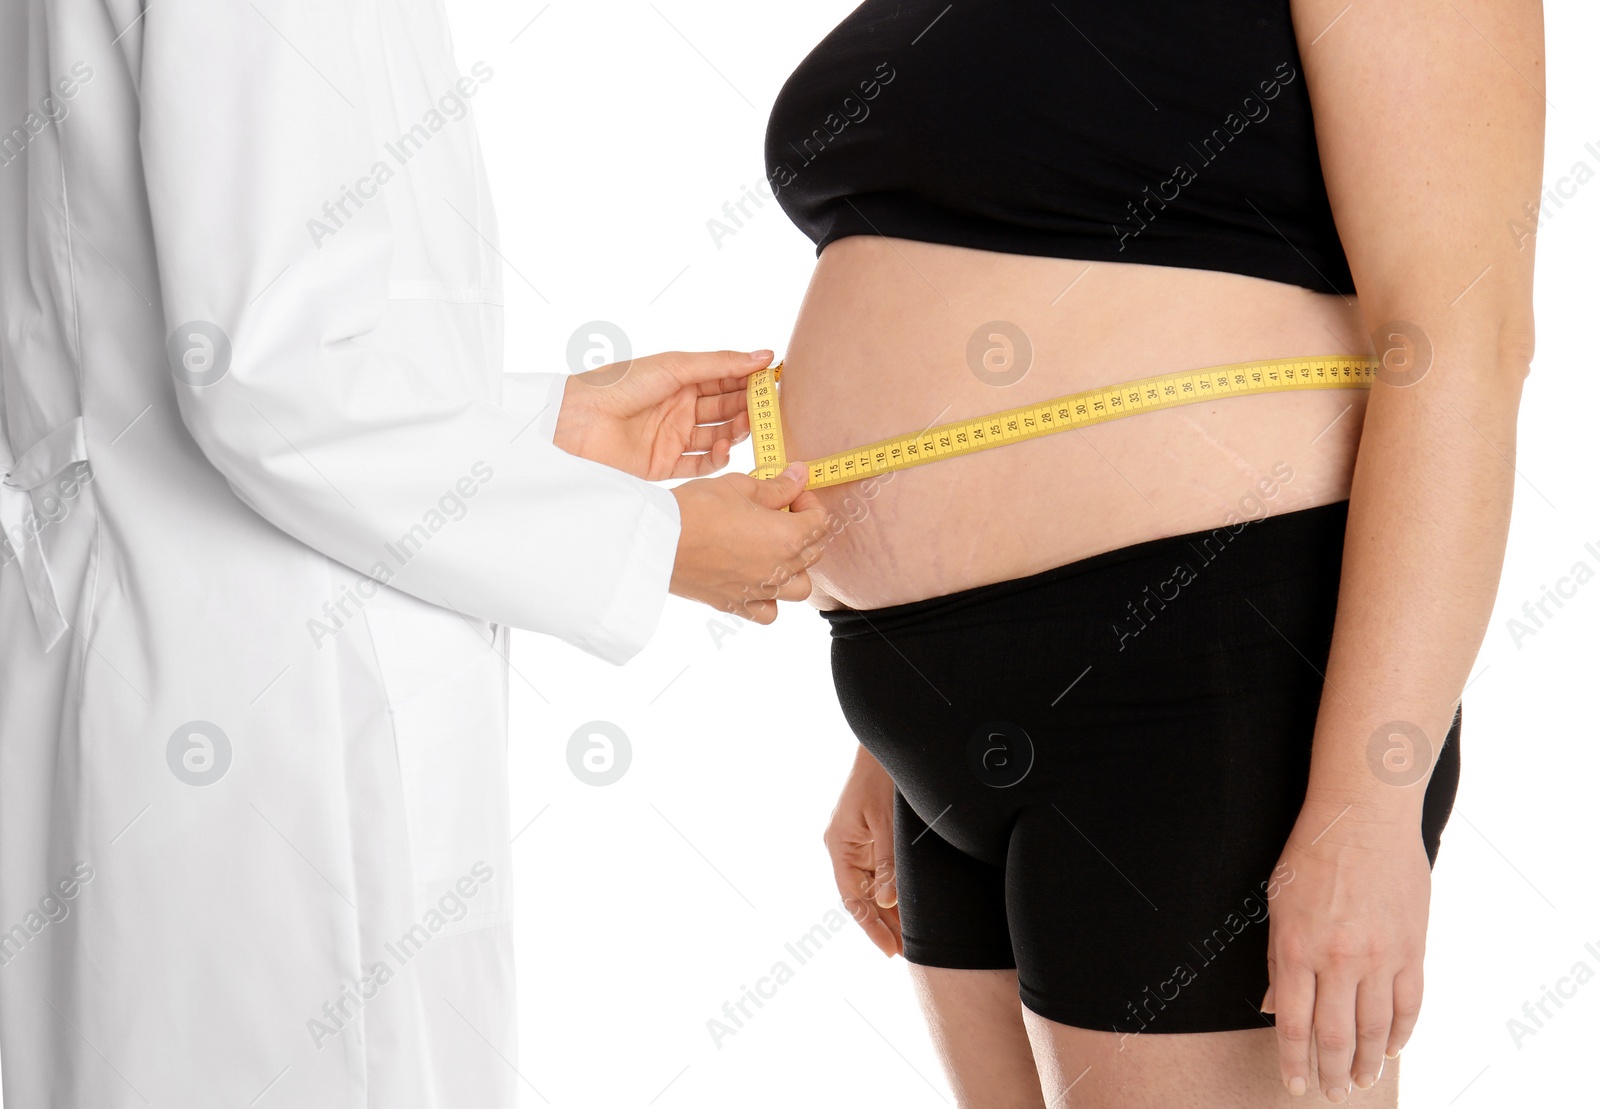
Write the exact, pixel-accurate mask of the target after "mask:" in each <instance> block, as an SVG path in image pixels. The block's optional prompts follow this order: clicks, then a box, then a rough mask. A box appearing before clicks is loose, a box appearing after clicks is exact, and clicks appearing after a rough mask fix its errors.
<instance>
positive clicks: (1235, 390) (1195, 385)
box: [748, 355, 1380, 489]
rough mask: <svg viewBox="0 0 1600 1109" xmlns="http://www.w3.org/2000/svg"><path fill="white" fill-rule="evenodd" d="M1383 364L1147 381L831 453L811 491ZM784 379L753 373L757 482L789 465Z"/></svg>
mask: <svg viewBox="0 0 1600 1109" xmlns="http://www.w3.org/2000/svg"><path fill="white" fill-rule="evenodd" d="M1379 365H1380V363H1379V361H1378V359H1376V358H1356V357H1353V356H1350V355H1321V356H1318V357H1315V358H1275V359H1271V360H1270V361H1265V362H1238V363H1235V364H1233V365H1230V366H1212V367H1210V368H1209V369H1203V370H1183V371H1179V372H1178V373H1170V374H1160V375H1158V376H1156V377H1143V378H1139V379H1138V380H1137V381H1128V382H1124V383H1123V384H1121V385H1109V386H1106V387H1105V388H1102V389H1088V390H1085V391H1084V392H1081V393H1070V394H1068V395H1067V396H1064V397H1057V398H1056V399H1054V400H1046V401H1040V402H1039V403H1038V404H1029V405H1024V406H1023V407H1021V408H1010V409H1007V410H1006V411H1004V412H996V413H994V414H993V415H990V416H979V417H977V418H975V419H971V420H959V421H957V422H955V423H951V424H940V425H939V426H938V427H932V428H929V429H928V430H926V431H921V432H912V433H911V434H909V435H897V436H895V437H894V438H892V439H883V440H880V441H879V442H876V443H871V444H868V445H867V446H865V447H860V448H858V449H856V450H850V451H841V452H840V453H838V454H830V455H828V456H827V457H826V458H819V459H817V460H816V461H814V462H808V463H806V466H807V467H808V468H809V470H810V471H811V476H810V479H809V480H808V481H807V483H806V488H808V489H821V488H824V487H826V486H829V485H842V484H844V483H845V482H847V481H859V480H861V479H862V478H868V477H874V476H876V475H878V474H886V473H888V472H890V471H891V470H904V469H906V468H908V467H911V466H921V465H923V464H924V463H928V462H937V461H939V460H940V459H943V458H955V457H957V456H958V455H963V454H971V453H972V452H973V451H981V450H988V449H989V448H991V447H1003V446H1005V445H1006V444H1007V443H1020V442H1022V441H1023V440H1025V439H1037V438H1039V437H1040V436H1044V435H1052V434H1054V433H1055V432H1058V431H1068V430H1070V429H1072V428H1075V427H1085V426H1087V425H1089V424H1098V423H1103V422H1105V421H1106V420H1115V419H1119V418H1121V417H1123V416H1132V415H1133V414H1135V413H1137V412H1153V411H1155V410H1156V409H1158V408H1173V407H1176V406H1177V405H1180V404H1194V403H1195V402H1196V401H1203V400H1213V399H1216V398H1219V397H1238V396H1245V395H1247V394H1250V393H1271V392H1277V391H1280V390H1284V389H1366V388H1369V387H1370V386H1371V385H1372V382H1373V381H1374V380H1375V379H1376V377H1377V371H1378V366H1379ZM782 375H783V363H782V362H779V363H778V364H777V365H776V366H768V367H767V368H766V369H764V370H758V371H756V372H755V373H753V374H751V375H750V381H749V385H748V395H749V404H750V440H751V442H752V444H753V445H754V446H755V453H756V468H755V469H754V470H751V471H750V475H751V476H752V477H757V478H771V477H777V476H778V475H779V474H781V473H782V472H783V470H784V467H785V466H786V465H788V463H787V462H786V461H785V457H786V456H785V455H784V450H783V421H782V418H781V416H780V415H779V413H778V380H779V378H780V377H782Z"/></svg>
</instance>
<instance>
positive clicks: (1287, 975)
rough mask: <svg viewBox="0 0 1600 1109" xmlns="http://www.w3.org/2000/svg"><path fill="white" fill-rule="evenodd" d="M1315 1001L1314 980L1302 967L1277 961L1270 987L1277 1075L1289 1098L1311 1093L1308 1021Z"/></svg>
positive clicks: (1309, 1029)
mask: <svg viewBox="0 0 1600 1109" xmlns="http://www.w3.org/2000/svg"><path fill="white" fill-rule="evenodd" d="M1316 997H1317V978H1316V975H1315V974H1313V973H1312V972H1311V968H1310V967H1309V966H1307V965H1306V964H1305V963H1301V962H1297V961H1294V960H1292V959H1287V958H1284V957H1283V956H1282V954H1281V952H1280V954H1279V958H1278V960H1277V978H1276V979H1275V980H1274V981H1273V983H1272V1000H1273V1003H1274V1004H1275V1005H1276V1006H1277V1009H1276V1012H1275V1015H1274V1018H1273V1019H1274V1020H1275V1021H1276V1023H1277V1027H1278V1074H1279V1076H1280V1077H1281V1078H1282V1079H1283V1084H1284V1085H1285V1086H1286V1087H1288V1090H1289V1092H1290V1093H1291V1094H1295V1095H1296V1096H1298V1095H1300V1094H1303V1093H1305V1092H1306V1091H1307V1090H1309V1089H1311V1088H1312V1086H1313V1083H1314V1081H1315V1078H1314V1076H1313V1075H1312V1073H1311V1020H1312V1013H1313V1009H1314V1007H1315V1004H1316Z"/></svg>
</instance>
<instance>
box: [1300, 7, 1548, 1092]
mask: <svg viewBox="0 0 1600 1109" xmlns="http://www.w3.org/2000/svg"><path fill="white" fill-rule="evenodd" d="M1293 14H1294V22H1295V28H1296V33H1297V36H1298V39H1299V46H1300V52H1301V56H1302V61H1303V65H1304V68H1305V73H1306V81H1307V86H1308V88H1309V91H1310V95H1311V101H1312V106H1313V110H1314V112H1315V118H1316V128H1317V136H1318V146H1319V149H1320V152H1321V157H1322V165H1323V173H1324V176H1325V178H1326V180H1327V185H1328V194H1329V197H1330V199H1331V201H1332V205H1333V213H1334V217H1335V219H1336V221H1337V223H1338V227H1339V233H1340V236H1341V238H1342V239H1343V241H1344V246H1345V251H1346V254H1347V255H1348V257H1349V261H1350V268H1351V272H1352V273H1353V274H1354V276H1355V284H1356V290H1357V294H1358V296H1359V298H1360V301H1361V307H1362V311H1363V313H1364V315H1365V318H1366V320H1367V323H1368V325H1369V327H1370V328H1371V329H1372V332H1373V336H1374V343H1375V345H1376V346H1377V348H1378V350H1379V353H1380V354H1382V355H1384V357H1385V363H1386V368H1385V369H1384V370H1383V371H1381V372H1380V381H1379V382H1378V383H1377V384H1376V385H1374V387H1373V389H1372V392H1371V396H1370V399H1369V402H1368V407H1367V414H1366V422H1365V425H1364V428H1363V432H1362V440H1361V448H1360V453H1359V456H1358V458H1357V462H1356V468H1355V475H1354V481H1353V485H1352V488H1351V495H1350V513H1349V526H1348V532H1347V536H1346V540H1345V550H1344V561H1343V570H1342V577H1341V589H1340V594H1339V608H1338V617H1337V620H1336V623H1335V627H1334V635H1333V645H1332V654H1331V657H1330V659H1329V663H1328V672H1327V675H1326V685H1325V687H1324V690H1323V696H1322V705H1321V712H1320V715H1319V717H1318V721H1317V728H1316V736H1315V741H1314V746H1313V756H1312V770H1311V779H1310V786H1309V790H1308V793H1307V797H1306V802H1305V807H1304V809H1303V811H1302V813H1301V817H1300V821H1299V824H1298V825H1297V827H1296V829H1295V832H1294V834H1293V835H1292V836H1291V838H1290V841H1289V845H1288V847H1287V848H1286V851H1285V859H1286V861H1288V862H1289V864H1290V865H1291V866H1293V867H1294V868H1295V873H1296V877H1295V879H1294V880H1293V881H1292V882H1290V883H1288V884H1286V885H1285V886H1284V888H1283V892H1282V894H1281V895H1280V897H1279V898H1278V899H1277V900H1276V901H1275V903H1274V906H1273V937H1272V943H1271V956H1270V959H1271V967H1272V975H1273V979H1272V980H1273V988H1272V989H1271V990H1270V991H1269V995H1270V997H1271V1002H1272V1004H1271V1005H1269V1006H1268V1007H1269V1008H1272V1009H1274V1010H1275V1012H1276V1014H1277V1024H1278V1028H1279V1031H1280V1049H1281V1050H1280V1065H1281V1069H1282V1074H1283V1078H1284V1081H1285V1082H1286V1083H1288V1084H1289V1086H1290V1088H1291V1089H1294V1088H1295V1086H1296V1084H1297V1080H1304V1081H1306V1082H1308V1083H1309V1082H1311V1081H1314V1080H1315V1079H1314V1078H1313V1076H1312V1074H1311V1065H1312V1064H1311V1062H1310V1060H1311V1057H1312V1042H1311V1041H1312V1040H1313V1038H1314V1039H1315V1045H1316V1066H1317V1069H1318V1071H1319V1072H1320V1084H1321V1087H1322V1089H1323V1090H1324V1092H1325V1093H1327V1092H1330V1091H1335V1090H1337V1091H1343V1090H1345V1089H1347V1083H1348V1082H1349V1081H1350V1079H1351V1078H1354V1079H1355V1080H1356V1081H1357V1083H1358V1084H1361V1085H1365V1084H1367V1080H1368V1079H1369V1078H1375V1077H1376V1075H1377V1074H1378V1073H1379V1068H1380V1066H1381V1057H1382V1056H1383V1055H1384V1054H1385V1053H1386V1052H1387V1053H1394V1052H1398V1050H1399V1048H1400V1046H1401V1045H1402V1044H1404V1042H1405V1041H1406V1039H1407V1037H1408V1036H1409V1035H1410V1033H1411V1030H1412V1026H1413V1024H1414V1022H1415V1020H1416V1015H1417V1011H1418V1008H1419V1006H1420V1003H1421V996H1422V951H1423V939H1424V935H1425V932H1426V926H1427V889H1428V870H1427V862H1426V856H1425V854H1424V852H1423V850H1422V846H1421V839H1420V832H1419V829H1420V824H1421V810H1422V798H1423V791H1424V789H1425V787H1426V785H1427V771H1428V770H1429V769H1430V768H1431V760H1432V759H1433V757H1434V756H1436V755H1437V754H1438V748H1439V745H1440V741H1441V739H1442V737H1443V736H1444V734H1445V732H1446V731H1447V730H1448V728H1449V726H1450V723H1451V719H1452V717H1453V715H1454V712H1455V708H1456V705H1457V703H1458V702H1459V700H1460V697H1461V692H1462V689H1463V687H1464V685H1465V683H1466V681H1467V678H1468V671H1469V669H1470V667H1471V665H1472V662H1473V659H1474V657H1475V656H1476V654H1477V652H1478V649H1479V646H1480V645H1481V643H1482V640H1483V635H1484V631H1485V628H1486V627H1487V624H1488V621H1489V615H1490V609H1491V607H1492V604H1493V601H1494V597H1495V592H1496V589H1497V586H1498V581H1499V576H1500V569H1501V563H1502V560H1503V557H1504V553H1505V540H1506V531H1507V526H1508V522H1509V518H1510V512H1511V497H1512V487H1513V483H1514V479H1515V471H1514V469H1513V465H1512V463H1513V460H1514V455H1515V440H1516V420H1517V406H1518V403H1519V400H1520V397H1521V391H1522V383H1523V380H1524V378H1525V377H1526V376H1527V373H1528V366H1529V361H1530V359H1531V358H1532V354H1533V303H1532V299H1533V298H1532V291H1533V240H1532V238H1531V236H1527V235H1519V234H1516V233H1514V232H1513V231H1511V230H1510V229H1509V227H1510V226H1511V225H1513V224H1521V223H1523V222H1524V221H1525V218H1526V216H1525V205H1527V204H1529V203H1530V202H1532V203H1533V204H1534V205H1537V203H1538V198H1539V190H1540V169H1541V163H1542V159H1543V134H1544V104H1545V101H1544V94H1543V88H1544V65H1543V20H1542V12H1541V7H1540V4H1539V3H1538V0H1507V2H1504V3H1499V4H1490V3H1487V2H1484V0H1416V2H1411V3H1404V4H1390V5H1349V4H1347V3H1346V2H1345V0H1293ZM1412 358H1415V359H1416V362H1415V365H1414V366H1413V365H1411V364H1410V363H1409V362H1408V359H1412ZM1394 721H1402V722H1406V723H1408V724H1410V725H1414V726H1415V727H1416V728H1420V729H1421V732H1422V733H1423V734H1424V735H1426V736H1427V739H1428V747H1429V750H1425V751H1424V750H1421V749H1420V745H1419V747H1418V749H1417V751H1416V755H1417V756H1418V757H1419V758H1420V759H1421V760H1422V765H1421V766H1420V767H1419V768H1418V769H1417V771H1416V773H1414V774H1408V775H1390V774H1381V773H1378V772H1376V771H1377V770H1379V769H1382V768H1383V766H1384V763H1383V755H1384V753H1385V751H1388V750H1390V749H1391V748H1392V747H1395V746H1396V745H1397V743H1398V741H1393V740H1391V739H1390V736H1391V734H1392V733H1396V732H1398V731H1400V729H1396V728H1392V727H1389V726H1388V725H1389V724H1390V722H1394ZM1397 753H1398V754H1399V756H1400V757H1402V758H1403V757H1404V755H1405V753H1404V751H1403V750H1401V751H1399V752H1397ZM1391 757H1393V756H1391ZM1375 762H1376V769H1375V766H1374V763H1375ZM1391 765H1392V764H1391ZM1396 779H1398V781H1397V780H1396ZM1403 783H1408V784H1403ZM1332 1096H1333V1098H1334V1100H1343V1096H1342V1094H1334V1095H1332Z"/></svg>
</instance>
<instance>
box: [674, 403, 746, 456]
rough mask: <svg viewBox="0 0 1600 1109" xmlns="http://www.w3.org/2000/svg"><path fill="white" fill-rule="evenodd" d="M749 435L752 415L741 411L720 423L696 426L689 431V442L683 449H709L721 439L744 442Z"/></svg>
mask: <svg viewBox="0 0 1600 1109" xmlns="http://www.w3.org/2000/svg"><path fill="white" fill-rule="evenodd" d="M749 435H750V417H749V415H748V414H747V413H744V412H740V413H737V414H736V415H733V416H730V417H729V418H728V419H727V420H726V421H723V422H720V423H702V424H700V425H698V426H696V427H695V428H694V429H693V430H692V431H690V432H689V442H688V444H687V445H686V446H685V447H684V448H683V449H684V451H685V452H688V451H708V450H710V449H711V448H712V447H713V446H715V445H716V444H717V442H718V441H719V440H723V439H726V440H727V441H728V442H729V443H742V442H744V440H745V439H746V438H747V437H748V436H749Z"/></svg>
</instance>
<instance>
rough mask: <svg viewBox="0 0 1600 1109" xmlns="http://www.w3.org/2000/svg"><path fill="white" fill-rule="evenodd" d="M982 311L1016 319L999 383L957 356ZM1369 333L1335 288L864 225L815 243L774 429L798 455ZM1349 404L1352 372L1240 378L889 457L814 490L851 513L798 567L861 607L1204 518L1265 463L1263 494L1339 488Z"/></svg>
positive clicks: (1320, 499) (1224, 506) (1229, 506)
mask: <svg viewBox="0 0 1600 1109" xmlns="http://www.w3.org/2000/svg"><path fill="white" fill-rule="evenodd" d="M1074 282H1076V283H1075V284H1074ZM1068 286H1071V288H1070V290H1068V291H1066V292H1063V290H1066V289H1068ZM1052 301H1054V302H1055V303H1054V304H1052ZM992 320H1007V321H1010V322H1011V323H1013V324H1015V325H1017V326H1018V327H1020V328H1022V329H1023V331H1024V332H1026V333H1027V335H1028V336H1029V338H1030V339H1031V342H1032V347H1033V351H1034V355H1033V360H1032V365H1031V367H1030V368H1029V369H1028V371H1027V373H1026V374H1025V375H1024V376H1023V377H1022V378H1021V380H1020V381H1018V382H1016V383H1015V384H1013V385H1009V386H1006V387H1004V388H998V387H996V386H994V385H991V384H988V383H987V382H985V381H983V380H980V378H979V376H978V375H977V374H975V373H974V372H973V371H972V369H971V368H970V367H969V364H968V358H967V348H968V340H969V338H970V336H971V335H972V333H973V331H974V330H976V329H978V328H979V327H980V325H982V324H984V323H986V322H988V321H992ZM1368 351H1369V344H1368V341H1367V338H1366V335H1365V331H1364V328H1363V326H1362V324H1361V320H1360V314H1359V311H1358V309H1357V307H1356V304H1355V302H1354V299H1353V298H1350V299H1346V298H1344V297H1340V296H1338V295H1335V294H1332V293H1328V294H1322V293H1315V292H1311V291H1309V290H1307V289H1302V288H1298V287H1295V286H1290V285H1285V284H1282V283H1280V282H1272V281H1263V280H1260V279H1257V278H1250V277H1242V276H1238V275H1235V274H1227V273H1221V272H1217V271H1203V270H1188V269H1178V268H1174V267H1154V266H1135V265H1127V264H1121V263H1108V262H1096V263H1092V264H1091V263H1087V262H1080V261H1073V260H1069V259H1059V258H1038V257H1025V256H1020V255H1005V254H994V253H990V252H984V251H974V250H966V249H963V248H960V247H951V246H945V245H943V244H938V243H921V242H908V241H905V240H898V239H896V240H889V239H882V238H876V237H865V236H862V237H855V238H848V239H842V240H840V241H839V242H836V243H834V244H832V245H830V246H829V247H828V248H827V249H826V250H825V251H823V254H822V257H821V259H819V261H818V263H817V268H816V271H815V273H814V275H813V277H812V281H811V286H810V288H809V290H808V291H807V294H806V299H805V302H804V304H803V305H802V307H801V310H800V315H799V318H798V321H797V322H796V325H795V331H794V335H793V337H792V338H791V340H790V343H789V348H788V353H787V354H786V355H785V357H784V369H783V415H784V430H785V435H786V436H787V445H788V447H789V450H790V453H791V456H792V457H795V458H816V457H820V456H822V455H825V454H828V453H830V452H832V451H836V450H842V449H845V448H847V447H853V446H860V445H862V444H865V443H869V442H872V441H873V440H875V439H881V438H884V437H887V436H889V435H894V434H897V433H900V432H906V431H918V430H921V429H923V428H925V427H927V426H929V425H930V424H934V423H945V422H949V421H951V420H957V419H961V418H964V417H969V416H978V415H983V414H986V413H989V412H994V411H998V410H1000V409H1004V408H1012V407H1016V406H1018V405H1022V404H1028V403H1031V402H1033V401H1040V400H1047V399H1050V398H1052V397H1057V396H1061V395H1064V394H1067V393H1071V392H1076V391H1078V390H1081V389H1088V388H1093V387H1096V386H1102V385H1112V384H1116V383H1118V382H1122V381H1127V380H1130V379H1132V378H1137V377H1145V376H1150V375H1153V374H1159V373H1167V372H1170V371H1173V370H1181V369H1200V368H1203V367H1207V366H1213V365H1220V364H1224V363H1228V362H1241V361H1247V360H1253V359H1259V358H1277V357H1292V356H1296V355H1308V354H1358V355H1362V356H1365V355H1367V354H1368ZM1365 406H1366V396H1365V393H1364V392H1362V391H1359V390H1316V391H1310V392H1301V393H1271V394H1265V395H1261V396H1254V397H1239V398H1234V399H1230V400H1226V401H1219V402H1214V403H1208V404H1194V405H1188V406H1184V407H1181V408H1173V409H1167V410H1165V411H1160V412H1149V413H1143V414H1141V415H1139V416H1137V417H1131V418H1127V419H1122V420H1116V421H1112V422H1110V423H1106V424H1101V425H1099V426H1095V427H1088V428H1081V429H1078V430H1076V431H1067V432H1062V433H1060V434H1058V435H1054V436H1051V437H1049V438H1045V439H1039V440H1035V441H1033V442H1029V443H1019V444H1015V445H1012V446H1008V447H1004V448H1000V449H996V450H991V451H988V452H985V453H982V454H976V455H970V456H968V457H965V458H960V459H952V460H949V461H944V462H938V463H935V464H933V465H929V466H923V467H919V468H916V469H911V470H905V471H901V472H899V473H896V474H894V475H893V477H892V478H891V479H890V480H888V481H886V482H883V483H881V484H880V485H879V486H878V489H879V490H880V491H879V492H878V493H877V494H876V495H875V496H873V497H872V499H871V500H870V501H865V502H861V500H860V498H861V493H860V492H859V490H857V489H856V487H855V486H850V485H847V486H836V487H833V488H828V489H819V490H817V491H816V492H817V496H818V498H819V499H820V500H821V501H822V503H823V504H824V505H825V506H826V507H827V508H828V509H829V510H830V511H832V512H836V513H838V514H840V515H841V516H844V517H846V518H852V517H859V516H861V512H860V510H859V509H857V508H855V507H854V506H853V505H852V504H851V503H849V502H847V500H846V498H847V497H850V496H852V494H854V496H855V497H856V500H857V502H858V503H865V505H866V507H867V509H868V512H867V514H866V516H865V518H864V519H860V520H859V521H858V522H855V523H852V524H851V526H849V527H847V528H845V529H844V530H843V531H842V532H840V534H839V535H838V537H837V538H835V539H834V540H833V541H832V542H831V543H830V544H829V547H828V558H827V562H826V566H825V567H824V566H819V567H818V568H816V569H815V570H813V571H812V578H813V580H814V581H815V583H816V586H817V589H818V591H819V592H818V593H817V594H814V595H813V602H814V603H817V604H819V605H820V606H821V607H832V606H833V605H834V604H836V603H839V602H843V603H845V604H848V605H850V606H851V607H853V608H876V607H879V606H882V605H888V604H897V603H900V602H902V601H909V600H915V599H918V598H921V597H929V596H936V595H939V594H942V593H949V592H953V591H955V590H959V589H965V588H967V587H969V586H974V585H982V584H985V583H987V582H992V581H1003V580H1005V579H1007V578H1014V577H1021V576H1023V575H1025V574H1029V573H1034V572H1036V571H1039V570H1043V569H1045V568H1047V567H1050V566H1058V565H1061V564H1062V563H1065V562H1071V561H1073V560H1075V559H1079V558H1084V557H1087V556H1088V555H1091V554H1094V553H1096V552H1098V551H1104V550H1110V549H1112V548H1115V547H1122V546H1126V545H1128V544H1130V543H1137V542H1140V541H1142V540H1145V539H1154V538H1157V537H1160V536H1163V535H1174V534H1178V533H1180V532H1185V531H1192V530H1195V529H1198V528H1201V527H1211V526H1214V525H1220V524H1222V523H1223V522H1224V521H1225V520H1226V519H1227V517H1228V514H1229V513H1230V512H1232V513H1239V512H1240V508H1239V505H1240V501H1241V499H1242V498H1245V497H1247V496H1249V495H1250V493H1251V492H1252V490H1253V489H1254V488H1255V486H1256V483H1257V482H1258V481H1261V480H1262V479H1264V478H1268V477H1269V472H1270V471H1271V469H1272V467H1273V465H1274V464H1276V463H1278V462H1287V463H1288V464H1289V465H1290V466H1291V467H1292V468H1293V471H1294V478H1293V480H1292V481H1291V482H1289V483H1288V484H1287V485H1286V486H1285V487H1284V489H1283V490H1282V492H1281V493H1280V494H1279V495H1278V497H1276V498H1275V499H1274V503H1273V504H1272V510H1273V511H1275V512H1281V511H1286V510H1288V509H1291V508H1308V507H1311V506H1314V505H1320V504H1326V503H1328V502H1330V501H1335V500H1340V499H1342V498H1344V497H1347V496H1349V493H1350V474H1351V472H1352V470H1353V468H1354V465H1355V452H1356V447H1357V444H1358V443H1359V435H1360V429H1361V421H1362V418H1363V415H1364V413H1365ZM1002 489H1003V490H1005V496H1003V497H997V496H995V491H996V490H1002ZM1235 518H1236V519H1237V518H1238V517H1237V516H1236V517H1235ZM931 519H937V520H938V527H937V528H930V527H929V521H930V520H931Z"/></svg>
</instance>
